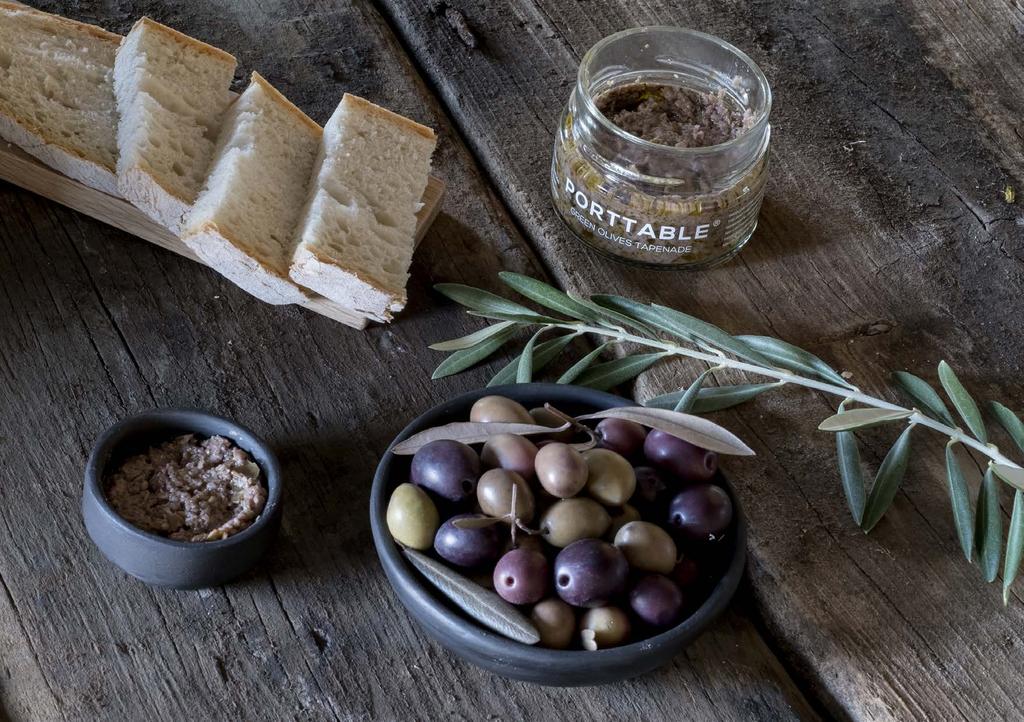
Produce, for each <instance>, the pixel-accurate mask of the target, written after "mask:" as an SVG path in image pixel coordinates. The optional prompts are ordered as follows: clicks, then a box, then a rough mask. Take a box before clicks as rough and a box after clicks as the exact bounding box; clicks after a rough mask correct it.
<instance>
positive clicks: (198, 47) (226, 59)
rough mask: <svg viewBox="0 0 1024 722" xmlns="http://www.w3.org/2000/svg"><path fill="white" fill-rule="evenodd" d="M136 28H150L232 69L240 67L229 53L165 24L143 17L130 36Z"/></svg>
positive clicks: (133, 26)
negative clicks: (228, 65)
mask: <svg viewBox="0 0 1024 722" xmlns="http://www.w3.org/2000/svg"><path fill="white" fill-rule="evenodd" d="M135 28H148V29H149V30H152V31H154V32H157V33H160V34H162V35H165V36H167V37H168V38H170V39H171V40H173V41H174V42H176V43H178V44H179V45H183V46H185V47H187V48H191V49H192V50H195V51H196V52H197V53H201V54H203V55H208V56H209V57H211V58H213V59H214V60H218V61H220V62H222V63H227V64H230V65H231V66H232V67H234V66H236V65H238V60H237V59H236V58H235V56H234V55H232V54H231V53H229V52H228V51H226V50H221V49H220V48H218V47H214V46H213V45H210V44H208V43H204V42H203V41H202V40H197V39H196V38H193V37H192V36H191V35H186V34H185V33H183V32H180V31H178V30H175V29H174V28H171V27H168V26H166V25H164V24H163V23H158V22H157V21H156V20H153V19H152V18H149V17H146V16H145V15H143V16H142V17H141V18H139V19H138V20H136V21H135V24H134V25H132V29H131V30H130V31H129V34H131V33H133V32H135Z"/></svg>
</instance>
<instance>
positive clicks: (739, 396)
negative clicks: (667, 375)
mask: <svg viewBox="0 0 1024 722" xmlns="http://www.w3.org/2000/svg"><path fill="white" fill-rule="evenodd" d="M779 386H781V384H780V383H771V384H737V385H735V386H708V387H705V388H702V389H701V390H700V391H699V392H698V393H697V401H696V402H695V403H694V405H693V408H692V409H691V411H692V412H693V413H695V414H709V413H712V412H714V411H722V410H723V409H729V408H732V407H733V406H739V405H740V404H742V403H743V402H744V401H749V400H750V399H752V398H754V397H755V396H759V395H761V394H763V393H764V392H765V391H768V390H769V389H774V388H778V387H779ZM684 393H686V392H685V391H676V392H674V393H671V394H665V395H664V396H655V397H654V398H653V399H649V400H648V401H645V402H644V406H650V407H652V408H656V409H674V408H675V406H676V404H678V403H679V399H680V398H681V397H682V396H683V394H684Z"/></svg>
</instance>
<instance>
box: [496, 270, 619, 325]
mask: <svg viewBox="0 0 1024 722" xmlns="http://www.w3.org/2000/svg"><path fill="white" fill-rule="evenodd" d="M498 278H500V279H501V280H502V281H503V282H504V283H505V285H507V286H508V287H510V288H511V289H513V290H514V291H517V292H519V293H521V294H522V295H524V296H526V297H527V298H529V299H530V300H531V301H535V302H537V303H539V304H540V305H541V306H544V307H545V308H550V309H551V310H552V311H557V312H558V313H561V314H563V315H565V316H569V317H570V318H575V319H578V320H580V321H592V322H596V321H598V319H599V316H598V314H597V313H595V312H594V311H593V310H591V309H590V308H588V307H587V306H586V305H585V304H582V303H580V302H579V301H576V300H574V299H572V298H570V297H569V295H568V294H566V293H565V292H563V291H560V290H559V289H557V288H555V287H554V286H551V285H548V284H547V283H544V282H543V281H538V280H537V279H535V278H530V277H529V276H524V275H522V274H521V273H512V272H511V271H502V272H501V273H499V274H498Z"/></svg>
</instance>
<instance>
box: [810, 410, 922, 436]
mask: <svg viewBox="0 0 1024 722" xmlns="http://www.w3.org/2000/svg"><path fill="white" fill-rule="evenodd" d="M913 414H914V412H913V411H910V410H908V409H903V410H900V411H890V410H888V409H852V410H851V411H844V412H843V413H841V414H836V415H835V416H829V417H828V418H827V419H825V420H824V421H822V422H821V423H820V424H818V430H819V431H850V430H851V429H867V428H870V427H872V426H881V425H882V424H889V423H892V422H893V421H899V420H900V419H906V418H909V417H910V416H913Z"/></svg>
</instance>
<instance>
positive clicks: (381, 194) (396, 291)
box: [289, 94, 437, 321]
mask: <svg viewBox="0 0 1024 722" xmlns="http://www.w3.org/2000/svg"><path fill="white" fill-rule="evenodd" d="M436 142H437V140H436V137H435V136H434V131H432V130H430V129H429V128H427V127H424V126H422V125H420V124H418V123H414V122H413V121H411V120H409V119H408V118H404V117H402V116H400V115H397V114H395V113H392V112H391V111H388V110H385V109H383V108H380V107H378V106H376V105H374V104H373V103H371V102H369V101H367V100H363V99H362V98H359V97H356V96H354V95H348V94H346V95H345V96H344V97H343V98H342V100H341V103H340V104H339V105H338V108H337V110H335V112H334V114H333V115H332V116H331V119H330V120H329V121H328V122H327V125H326V126H325V128H324V136H323V142H322V144H321V148H320V151H319V155H318V157H317V166H316V173H315V177H314V181H313V183H312V186H311V188H310V197H309V200H308V202H307V205H306V210H305V212H304V217H303V220H302V225H301V232H300V236H299V243H298V246H297V248H296V250H295V254H294V256H293V258H292V266H291V269H290V271H289V275H290V276H291V278H292V280H294V281H295V282H296V283H299V284H301V285H303V286H306V287H307V288H311V289H313V290H314V291H317V292H318V293H321V294H323V295H324V296H326V297H327V298H329V299H331V300H332V301H335V302H337V303H339V304H341V305H343V306H346V307H348V308H352V309H354V310H356V311H359V312H360V313H364V314H366V315H367V316H368V317H369V318H372V319H374V320H377V321H388V320H390V319H391V317H392V315H393V314H394V313H397V312H398V311H400V310H401V309H402V308H404V307H405V303H406V292H405V287H406V284H407V282H408V280H409V266H410V264H411V263H412V254H413V250H414V248H415V242H414V239H413V236H414V234H415V232H416V212H417V211H418V210H419V208H420V206H421V203H420V199H421V198H422V196H423V191H424V189H425V188H426V186H427V179H428V175H429V171H430V156H431V154H432V153H433V151H434V146H435V145H436Z"/></svg>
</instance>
